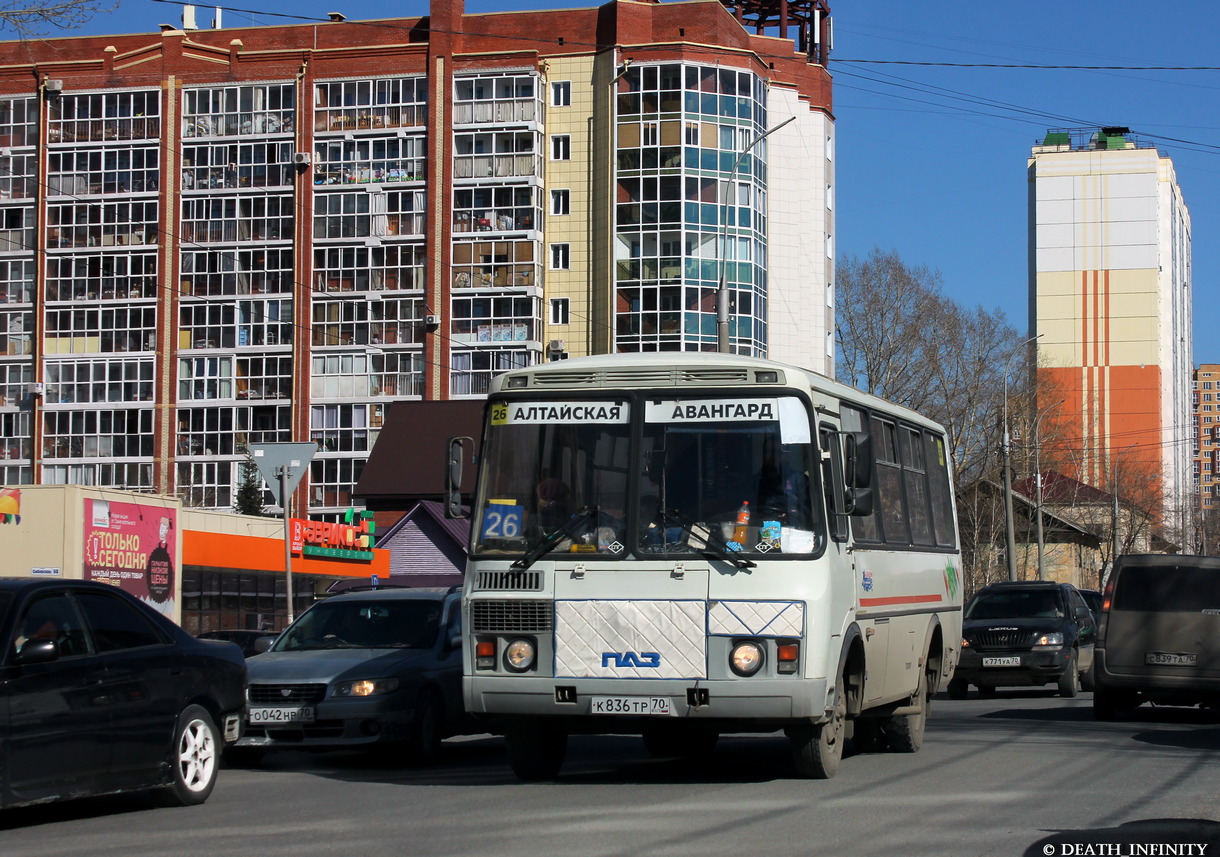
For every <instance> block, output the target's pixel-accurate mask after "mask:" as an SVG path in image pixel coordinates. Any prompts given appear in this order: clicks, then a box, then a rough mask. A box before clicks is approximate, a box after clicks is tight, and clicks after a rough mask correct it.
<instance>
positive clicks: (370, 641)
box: [271, 599, 441, 652]
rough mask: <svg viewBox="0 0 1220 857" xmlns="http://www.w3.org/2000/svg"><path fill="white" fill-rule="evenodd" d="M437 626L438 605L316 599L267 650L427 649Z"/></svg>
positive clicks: (422, 602) (439, 611) (415, 601)
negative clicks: (317, 600) (316, 601)
mask: <svg viewBox="0 0 1220 857" xmlns="http://www.w3.org/2000/svg"><path fill="white" fill-rule="evenodd" d="M440 625H441V603H440V602H439V601H428V600H419V599H412V600H407V599H398V600H393V601H391V600H386V601H368V600H357V599H353V600H349V601H321V602H319V603H317V604H315V605H314V606H313V607H311V608H309V610H307V611H306V612H305V613H304V614H303V615H302V616H301V618H299V619H297V621H296V622H294V623H292V625H291V626H289V628H288V630H287V631H285V632H284V633H283V634H281V635H280V637H279V639H278V640H276V642H275V645H274V646H272V647H271V651H273V652H300V651H305V650H311V649H427V648H430V647H431V646H432V644H433V643H434V642H436V635H437V632H438V631H439V630H440Z"/></svg>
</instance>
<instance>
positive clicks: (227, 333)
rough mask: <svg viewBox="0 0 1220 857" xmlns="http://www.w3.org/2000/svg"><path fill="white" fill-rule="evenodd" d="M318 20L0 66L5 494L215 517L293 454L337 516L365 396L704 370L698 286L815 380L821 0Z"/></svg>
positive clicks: (824, 141) (377, 414) (827, 143)
mask: <svg viewBox="0 0 1220 857" xmlns="http://www.w3.org/2000/svg"><path fill="white" fill-rule="evenodd" d="M332 18H333V20H331V21H328V22H318V23H310V24H302V25H293V26H276V27H257V28H241V29H217V30H184V29H174V28H168V27H165V28H163V29H162V31H161V32H159V33H152V34H149V33H143V34H134V35H122V36H89V37H76V38H60V39H50V40H45V41H37V42H29V43H5V44H0V438H2V439H3V441H2V443H0V447H2V449H0V455H2V458H0V484H7V485H20V484H64V483H66V484H80V485H93V486H100V487H116V488H127V489H131V490H139V491H153V492H157V493H162V494H176V495H178V496H179V497H181V498H182V499H183V501H184V502H186V503H187V504H188V505H191V506H199V507H205V508H218V509H225V508H229V507H230V506H231V504H232V496H233V489H234V486H235V483H236V482H237V480H238V479H239V471H240V464H241V462H242V461H243V460H244V454H243V448H244V445H245V444H247V443H253V442H281V441H302V440H305V441H308V440H312V441H315V442H316V443H317V444H318V447H319V452H318V454H317V456H316V457H315V458H314V460H313V463H312V466H311V469H310V472H309V474H308V476H307V477H306V479H305V480H303V482H302V484H301V487H300V488H299V489H298V493H297V494H296V495H295V496H296V501H297V508H298V509H304V508H307V507H308V509H309V511H310V512H311V513H312V514H314V515H315V516H326V515H328V514H333V513H335V512H337V511H339V510H341V509H343V508H346V507H347V506H349V505H350V504H351V500H352V496H351V495H352V489H353V487H354V485H355V484H356V482H357V480H358V479H359V477H360V473H361V470H362V468H363V467H364V464H365V463H366V461H367V460H368V456H369V451H370V449H371V448H372V445H373V443H374V441H375V440H376V438H377V436H378V431H379V429H380V426H381V424H382V422H383V418H384V413H385V409H386V406H387V403H388V402H390V401H393V400H404V399H405V400H412V399H414V400H445V399H459V398H478V397H480V396H481V395H482V394H483V393H484V392H485V390H486V387H487V384H488V381H489V380H490V378H491V377H492V376H493V375H494V374H496V373H497V372H500V371H503V370H505V369H507V368H510V367H515V366H521V365H530V364H532V363H535V362H539V361H543V360H547V359H554V358H558V357H561V356H563V355H565V354H566V355H572V356H576V355H581V354H598V353H608V352H614V351H641V350H654V351H663V350H712V349H714V348H715V347H716V340H717V324H716V305H715V304H716V301H715V295H716V288H717V283H718V279H719V277H720V274H721V271H722V268H723V272H724V274H725V278H726V281H727V285H728V288H729V292H730V294H731V295H732V297H733V300H732V301H731V305H730V340H731V347H732V348H733V349H734V350H737V351H739V352H741V353H748V354H755V355H762V354H769V355H770V356H772V357H775V358H778V359H784V360H789V361H791V362H797V363H801V364H804V365H806V366H809V367H810V368H814V369H819V370H822V371H826V372H828V373H831V372H832V364H831V361H832V355H833V305H834V295H833V276H832V273H833V244H834V228H833V223H834V218H833V198H834V195H833V185H834V170H833V155H834V147H833V140H834V125H833V118H832V115H831V97H830V96H831V83H830V76H829V74H828V73H827V71H826V68H825V64H826V59H827V50H828V47H827V44H828V34H829V10H828V9H827V7H826V6H825V4H824V3H823V2H822V0H796V2H788V3H781V2H779V0H774V2H770V3H767V2H764V3H758V2H755V0H750V2H744V0H739V2H736V3H735V2H728V0H726V3H725V4H723V5H722V4H721V3H720V2H709V0H696V2H675V3H647V2H630V0H617V1H616V2H609V3H606V4H605V5H602V6H600V7H596V8H587V9H568V10H562V11H545V12H542V11H523V12H506V13H498V14H481V15H467V14H465V12H464V7H463V3H462V2H461V0H432V3H431V8H430V14H429V15H428V16H427V17H423V18H403V19H390V20H379V21H366V22H360V21H346V20H343V18H342V16H340V15H333V16H332ZM789 120H790V121H789ZM785 122H787V124H786V125H784V127H783V128H781V129H779V130H778V131H776V132H775V133H774V134H773V135H771V136H769V137H768V138H767V139H766V140H763V141H759V140H758V138H759V137H760V136H761V135H762V134H764V133H766V132H767V131H768V130H771V129H775V128H776V127H777V126H779V125H781V124H783V123H785ZM406 452H407V454H409V452H410V451H409V450H408V451H406ZM427 466H432V463H430V462H429V463H428V465H427Z"/></svg>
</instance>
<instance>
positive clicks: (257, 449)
mask: <svg viewBox="0 0 1220 857" xmlns="http://www.w3.org/2000/svg"><path fill="white" fill-rule="evenodd" d="M317 451H318V445H317V444H316V443H252V444H250V454H251V455H253V456H254V463H255V464H256V465H257V466H258V473H259V475H260V476H262V477H263V480H264V481H265V482H266V483H267V487H268V488H270V489H271V496H272V497H274V498H275V502H276V503H278V504H279V505H280V506H281V507H282V506H283V505H284V499H283V498H282V497H280V471H281V469H282V468H285V467H286V468H288V486H287V487H288V493H289V494H291V493H292V490H293V489H294V488H296V487H297V485H298V484H299V483H300V481H301V477H303V476H304V475H305V471H306V470H308V469H309V462H311V461H313V456H314V453H316V452H317Z"/></svg>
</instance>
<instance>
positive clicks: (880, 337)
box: [835, 248, 1032, 591]
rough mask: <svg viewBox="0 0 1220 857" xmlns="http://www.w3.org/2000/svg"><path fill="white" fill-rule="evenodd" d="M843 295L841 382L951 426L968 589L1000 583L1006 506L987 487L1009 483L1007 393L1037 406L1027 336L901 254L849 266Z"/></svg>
mask: <svg viewBox="0 0 1220 857" xmlns="http://www.w3.org/2000/svg"><path fill="white" fill-rule="evenodd" d="M835 289H836V298H837V301H836V307H835V319H836V331H835V332H836V344H837V346H838V356H837V360H836V366H837V369H838V378H839V380H840V381H843V382H845V383H848V384H851V385H853V386H855V387H858V388H860V389H862V390H867V391H868V392H870V393H874V394H876V395H879V396H884V397H885V398H888V399H890V400H892V401H895V402H898V403H899V404H902V405H906V406H907V407H910V408H914V409H915V410H918V411H920V412H921V413H923V414H925V415H927V416H929V417H931V418H932V419H935V420H937V421H938V422H940V423H941V424H943V425H944V426H945V429H946V431H947V433H948V438H947V440H948V444H949V448H950V452H951V453H952V455H953V459H954V468H955V469H954V475H955V481H956V486H955V487H956V488H957V490H958V519H959V523H960V525H961V529H962V549H963V565H964V566H965V574H966V583H967V588H968V589H969V590H971V591H973V589H974V588H976V587H978V586H981V585H983V584H985V583H988V582H991V581H992V580H994V579H998V578H999V576H1000V575H1002V574H1003V554H1002V553H1001V551H1000V549H999V546H1000V544H1001V543H1002V541H1003V532H1004V529H1003V527H1004V522H1003V513H1002V507H1001V505H1000V504H999V495H998V494H996V493H994V492H988V491H979V490H978V486H979V485H981V484H982V483H985V482H990V483H991V484H993V485H994V484H998V483H999V481H1000V479H1001V476H1000V461H999V454H998V453H999V449H1000V437H1001V427H1002V413H1003V410H1004V399H1005V392H1007V393H1008V397H1009V400H1010V402H1009V407H1010V410H1011V411H1012V412H1018V411H1022V410H1027V403H1028V401H1029V400H1030V399H1031V398H1032V388H1031V385H1030V383H1029V381H1030V379H1031V377H1032V374H1031V372H1030V368H1031V367H1030V366H1029V364H1028V362H1027V360H1028V351H1024V352H1023V351H1019V350H1018V349H1019V346H1020V345H1021V341H1022V337H1021V336H1020V335H1019V334H1018V333H1017V331H1016V330H1015V329H1014V328H1013V327H1012V326H1011V325H1010V324H1009V323H1008V321H1007V319H1006V317H1005V316H1004V314H1003V313H1002V312H1000V311H998V310H986V309H984V308H982V307H974V308H969V307H963V306H961V305H959V304H957V303H956V302H954V301H953V300H951V299H949V298H947V297H945V296H944V295H943V294H942V293H941V275H940V273H939V272H938V271H934V270H931V269H929V268H926V267H918V266H911V265H907V264H906V263H905V262H904V261H903V260H902V258H901V257H900V256H899V255H898V254H897V253H896V252H893V251H890V252H885V251H882V250H881V249H879V248H874V249H873V251H872V253H871V254H870V255H869V256H868V257H866V258H856V257H851V256H847V257H843V258H841V259H840V261H839V264H838V268H837V271H836V286H835ZM1017 358H1022V359H1020V360H1018V359H1017ZM1005 372H1008V373H1009V376H1008V379H1007V382H1006V381H1005V374H1004V373H1005ZM964 486H972V487H971V490H968V491H963V487H964Z"/></svg>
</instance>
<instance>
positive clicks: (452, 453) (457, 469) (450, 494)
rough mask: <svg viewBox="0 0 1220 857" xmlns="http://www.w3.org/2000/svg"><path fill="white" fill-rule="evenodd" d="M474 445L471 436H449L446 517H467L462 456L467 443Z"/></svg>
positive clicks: (446, 466)
mask: <svg viewBox="0 0 1220 857" xmlns="http://www.w3.org/2000/svg"><path fill="white" fill-rule="evenodd" d="M468 443H469V444H471V445H472V446H473V445H474V440H473V439H472V438H469V437H451V438H449V453H448V457H447V458H448V460H447V461H446V462H445V517H446V518H465V517H466V514H465V513H464V512H463V511H462V458H463V457H464V456H465V455H466V444H468Z"/></svg>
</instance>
